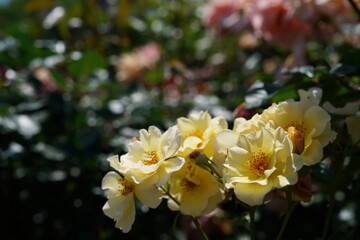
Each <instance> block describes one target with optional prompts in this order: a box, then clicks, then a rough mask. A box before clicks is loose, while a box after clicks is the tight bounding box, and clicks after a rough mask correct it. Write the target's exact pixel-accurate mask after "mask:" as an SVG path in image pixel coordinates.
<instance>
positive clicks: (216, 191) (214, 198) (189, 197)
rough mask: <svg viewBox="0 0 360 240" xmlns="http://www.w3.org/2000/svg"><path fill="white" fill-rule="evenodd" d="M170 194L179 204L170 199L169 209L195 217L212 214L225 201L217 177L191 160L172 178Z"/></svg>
mask: <svg viewBox="0 0 360 240" xmlns="http://www.w3.org/2000/svg"><path fill="white" fill-rule="evenodd" d="M169 192H170V195H171V196H173V197H174V198H175V199H176V200H177V202H178V203H179V204H178V203H176V202H174V201H173V200H172V199H171V198H169V200H168V206H169V208H170V209H171V210H174V211H177V210H179V211H180V212H181V213H183V214H186V215H191V216H194V217H195V216H200V215H203V214H207V213H209V212H211V211H212V210H214V209H215V208H216V207H217V205H218V204H219V203H220V202H221V201H222V200H223V192H222V189H221V184H220V183H219V182H218V181H217V179H216V177H215V176H213V175H212V174H211V173H210V172H208V171H206V170H204V169H202V168H200V167H198V166H197V165H196V164H195V163H194V162H193V161H191V160H188V161H187V163H186V164H185V165H184V166H183V168H182V169H181V170H180V171H178V172H176V173H174V174H173V175H172V176H171V179H170V191H169Z"/></svg>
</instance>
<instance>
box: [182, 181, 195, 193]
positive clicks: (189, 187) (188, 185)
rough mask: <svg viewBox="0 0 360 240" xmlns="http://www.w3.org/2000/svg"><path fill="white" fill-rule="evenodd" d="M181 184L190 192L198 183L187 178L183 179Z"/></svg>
mask: <svg viewBox="0 0 360 240" xmlns="http://www.w3.org/2000/svg"><path fill="white" fill-rule="evenodd" d="M180 185H181V187H182V189H183V190H184V191H185V192H190V191H192V190H193V189H194V188H195V187H196V186H197V184H195V183H193V182H192V181H190V180H188V179H187V178H183V179H181V182H180Z"/></svg>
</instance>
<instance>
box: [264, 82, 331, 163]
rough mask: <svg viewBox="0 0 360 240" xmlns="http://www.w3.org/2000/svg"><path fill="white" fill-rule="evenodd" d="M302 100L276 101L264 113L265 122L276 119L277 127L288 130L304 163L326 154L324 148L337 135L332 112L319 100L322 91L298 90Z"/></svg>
mask: <svg viewBox="0 0 360 240" xmlns="http://www.w3.org/2000/svg"><path fill="white" fill-rule="evenodd" d="M299 93H300V101H284V102H280V103H279V104H273V105H272V106H270V107H269V108H268V109H266V110H264V112H263V113H262V114H261V120H262V121H264V122H267V121H273V123H274V125H275V126H276V127H281V128H283V129H284V130H285V131H287V132H288V134H289V136H290V139H291V140H292V141H293V143H294V151H295V152H297V153H299V154H300V155H301V157H302V159H303V161H304V164H305V165H314V164H316V163H318V162H320V161H321V160H322V158H323V148H324V147H325V146H326V145H328V144H329V143H330V142H332V141H334V140H335V138H336V133H335V132H334V131H331V125H330V119H331V117H330V115H329V114H328V113H327V112H326V111H325V110H324V109H323V108H321V107H320V106H318V105H317V104H318V103H319V102H320V99H319V97H321V91H320V90H317V91H316V89H315V90H314V89H312V90H310V91H309V92H305V91H299Z"/></svg>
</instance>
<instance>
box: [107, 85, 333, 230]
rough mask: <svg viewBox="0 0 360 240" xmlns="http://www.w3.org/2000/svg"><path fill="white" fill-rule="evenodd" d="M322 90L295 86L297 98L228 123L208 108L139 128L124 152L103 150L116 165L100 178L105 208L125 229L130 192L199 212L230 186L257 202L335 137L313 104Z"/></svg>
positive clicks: (293, 179) (289, 181)
mask: <svg viewBox="0 0 360 240" xmlns="http://www.w3.org/2000/svg"><path fill="white" fill-rule="evenodd" d="M321 94H322V91H321V89H318V88H314V89H310V90H309V91H303V90H300V91H299V95H300V100H299V101H294V100H288V101H284V102H280V103H278V104H273V105H272V106H270V107H269V108H267V109H266V110H264V111H263V112H262V113H261V114H256V115H254V116H253V117H252V118H251V119H250V120H246V119H244V118H237V119H235V122H234V127H233V129H232V130H230V129H228V124H227V122H226V120H225V119H224V118H223V117H215V118H212V117H211V116H210V115H209V114H208V113H207V112H194V113H192V114H190V115H189V117H187V118H185V117H181V118H179V119H178V120H177V124H176V125H175V126H172V127H170V128H169V129H168V130H167V131H166V132H164V133H161V132H160V130H159V129H158V128H156V127H153V126H151V127H149V129H148V131H147V130H144V129H143V130H140V138H139V140H137V139H135V140H134V141H132V142H131V143H130V144H129V145H128V153H126V154H125V155H122V156H120V158H119V157H118V156H112V157H110V158H108V161H109V162H110V165H111V167H112V168H113V169H114V170H115V171H112V172H110V173H108V174H107V175H106V176H105V177H104V179H103V182H102V188H103V189H104V190H106V189H107V190H108V191H107V197H108V201H107V202H106V204H105V205H104V207H103V210H104V213H105V214H106V215H107V216H109V217H110V218H113V219H114V220H115V221H116V227H118V228H120V229H122V231H123V232H128V231H129V230H130V229H131V226H132V224H133V222H134V218H135V204H134V197H136V198H137V199H138V200H139V201H140V202H141V203H142V204H144V205H146V206H148V207H150V208H156V207H157V206H159V204H160V202H161V200H162V199H167V203H168V207H169V208H170V209H171V210H174V211H180V212H181V213H182V214H185V215H190V216H192V217H197V216H200V215H203V214H207V213H210V212H211V211H213V210H214V209H215V208H216V207H217V206H218V205H219V204H220V203H221V202H223V201H224V199H228V198H226V197H225V196H226V195H229V194H231V192H232V191H230V190H231V189H233V192H234V194H235V196H236V197H237V198H238V199H239V200H240V201H242V202H243V203H246V204H247V205H249V206H255V205H261V204H263V203H264V197H265V195H266V194H268V193H269V192H270V191H271V190H273V189H282V188H284V187H286V186H288V185H294V184H296V183H297V182H298V171H299V170H300V169H301V168H302V166H303V165H307V166H310V165H314V164H316V163H318V162H319V161H321V160H322V159H323V148H324V147H325V146H326V145H328V144H329V143H330V142H332V141H334V139H335V137H336V133H335V132H334V131H332V130H331V126H330V115H329V114H328V113H327V112H326V111H325V110H324V109H323V108H321V107H320V106H319V102H320V98H321Z"/></svg>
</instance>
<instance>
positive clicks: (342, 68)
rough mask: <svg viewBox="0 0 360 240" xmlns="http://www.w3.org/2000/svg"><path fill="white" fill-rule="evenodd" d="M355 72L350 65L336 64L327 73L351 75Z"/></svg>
mask: <svg viewBox="0 0 360 240" xmlns="http://www.w3.org/2000/svg"><path fill="white" fill-rule="evenodd" d="M355 72H356V68H355V67H354V66H352V65H347V64H342V63H338V64H336V65H334V66H333V67H332V68H331V69H330V71H329V73H330V74H345V75H348V74H353V73H355Z"/></svg>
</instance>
